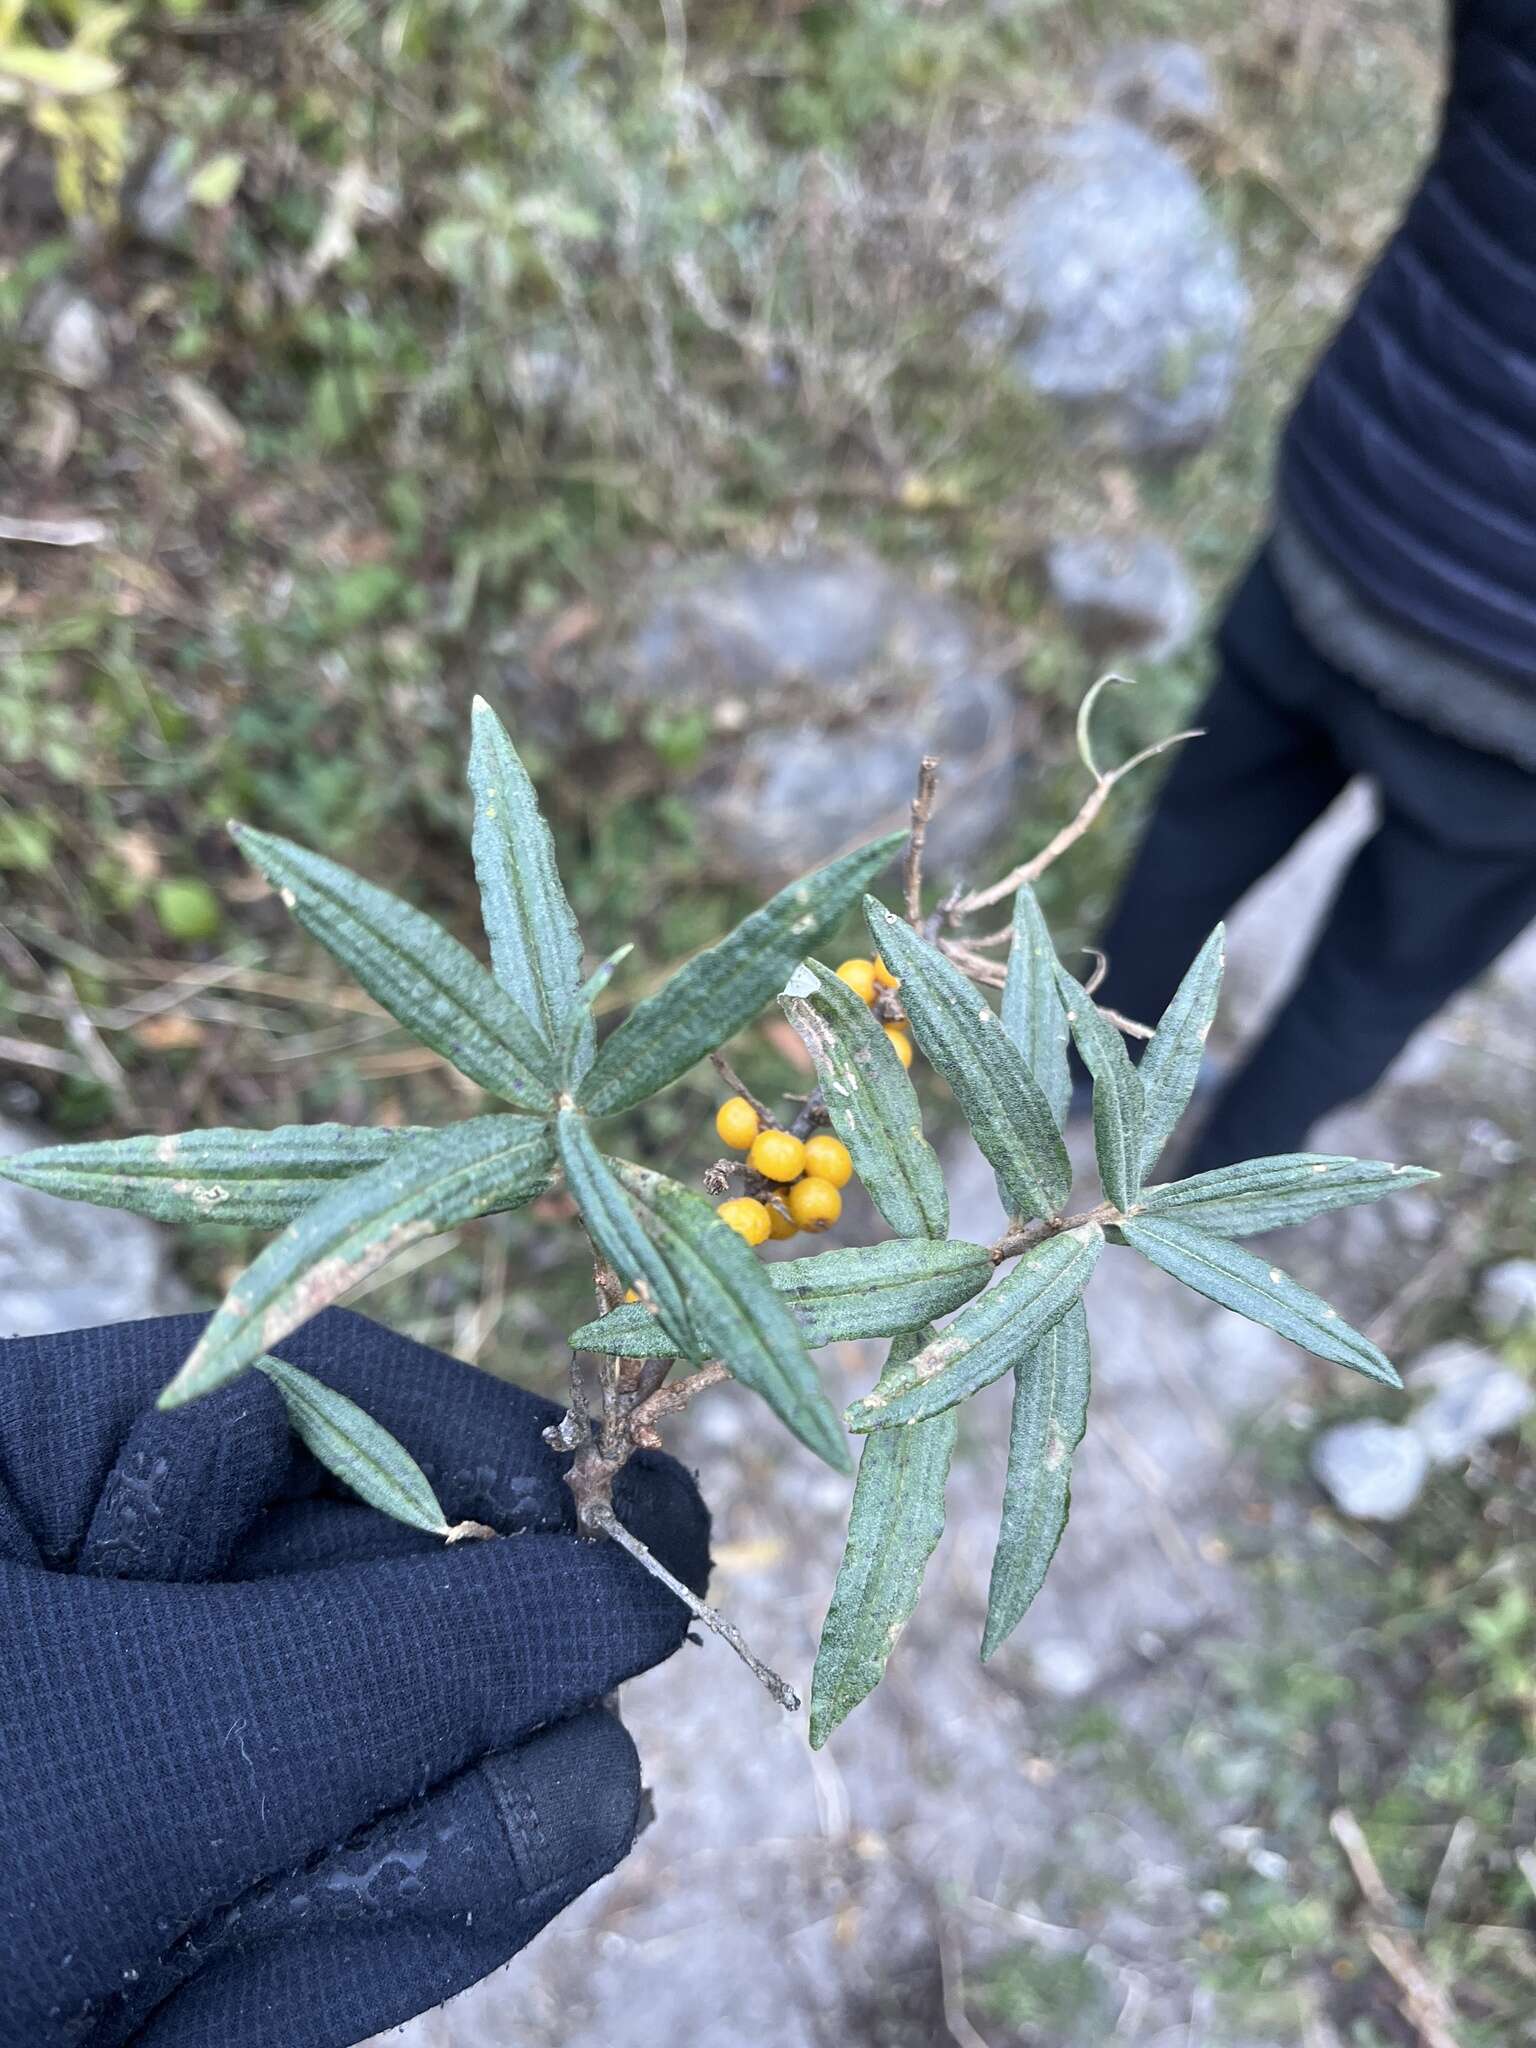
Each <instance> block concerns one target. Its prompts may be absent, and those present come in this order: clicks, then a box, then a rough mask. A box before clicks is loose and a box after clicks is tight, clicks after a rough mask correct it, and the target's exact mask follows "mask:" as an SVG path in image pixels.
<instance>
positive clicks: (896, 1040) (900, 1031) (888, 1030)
mask: <svg viewBox="0 0 1536 2048" xmlns="http://www.w3.org/2000/svg"><path fill="white" fill-rule="evenodd" d="M884 1030H885V1035H886V1037H887V1038H888V1039H889V1040H890V1041H891V1043H892V1045H894V1046H895V1048H896V1057H897V1059H899V1060H900V1061H901V1064H902V1065H903V1066H904V1067H910V1066H911V1064H912V1041H911V1039H910V1038H909V1037H908V1036H907V1033H906V1028H905V1026H904V1025H901V1024H887V1025H886V1026H885V1027H884Z"/></svg>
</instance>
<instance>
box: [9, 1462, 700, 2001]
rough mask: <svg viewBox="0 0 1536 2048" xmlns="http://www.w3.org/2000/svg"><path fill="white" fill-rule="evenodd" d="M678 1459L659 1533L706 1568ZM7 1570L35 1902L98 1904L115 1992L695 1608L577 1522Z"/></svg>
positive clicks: (92, 1931) (668, 1474) (653, 1509)
mask: <svg viewBox="0 0 1536 2048" xmlns="http://www.w3.org/2000/svg"><path fill="white" fill-rule="evenodd" d="M662 1464H663V1466H664V1467H667V1468H668V1469H666V1470H664V1471H662V1472H659V1473H657V1474H655V1475H652V1477H651V1480H650V1483H649V1484H648V1485H647V1486H646V1487H645V1489H644V1490H643V1491H644V1505H645V1511H646V1516H647V1517H648V1522H649V1526H648V1527H647V1528H646V1533H647V1536H648V1539H649V1540H650V1541H651V1542H652V1543H653V1545H654V1547H656V1548H657V1549H658V1550H659V1551H660V1552H661V1553H662V1555H663V1556H664V1558H665V1559H666V1561H667V1563H668V1564H669V1565H670V1566H671V1568H672V1569H673V1570H674V1571H675V1572H677V1573H678V1574H679V1576H682V1577H685V1578H688V1579H691V1580H692V1581H694V1582H695V1583H699V1582H701V1581H702V1579H703V1577H704V1574H705V1572H706V1571H707V1542H708V1518H707V1516H706V1514H705V1511H704V1507H703V1503H702V1501H700V1499H699V1497H698V1494H697V1492H696V1491H695V1490H694V1489H693V1488H692V1487H691V1485H690V1484H689V1483H688V1481H687V1479H686V1476H685V1475H684V1474H683V1473H682V1472H681V1471H680V1469H679V1468H678V1467H676V1466H674V1465H671V1464H670V1461H665V1460H664V1461H662ZM5 1569H7V1568H0V1570H5ZM8 1569H9V1575H10V1576H9V1591H8V1592H7V1594H6V1598H7V1600H8V1601H9V1602H10V1603H11V1606H10V1609H9V1613H10V1619H11V1623H12V1626H13V1629H14V1630H15V1631H16V1633H17V1635H18V1637H19V1645H20V1646H19V1649H18V1650H17V1655H18V1658H19V1665H18V1668H22V1669H24V1670H25V1671H26V1674H27V1684H26V1686H25V1688H23V1689H22V1690H21V1691H20V1692H19V1693H18V1694H17V1696H16V1697H15V1698H14V1699H13V1700H12V1702H11V1703H10V1705H9V1706H8V1708H7V1721H6V1729H5V1734H6V1739H7V1741H8V1742H10V1743H12V1744H14V1746H15V1748H16V1752H17V1753H18V1754H19V1755H22V1756H25V1757H27V1758H29V1759H31V1763H30V1765H29V1770H30V1776H29V1777H28V1778H27V1780H26V1781H25V1786H26V1799H25V1806H26V1808H27V1811H25V1812H23V1813H21V1814H20V1815H19V1816H15V1817H13V1818H14V1819H15V1822H16V1825H17V1826H18V1827H19V1828H20V1831H21V1834H22V1836H23V1838H25V1837H26V1836H27V1833H28V1827H29V1825H33V1824H34V1823H35V1826H34V1833H35V1837H36V1839H38V1840H39V1841H41V1842H44V1843H46V1844H47V1850H46V1855H45V1856H44V1857H43V1858H42V1859H41V1860H37V1859H34V1862H33V1863H32V1864H31V1865H30V1866H29V1879H28V1883H29V1888H30V1889H29V1898H30V1900H31V1901H32V1903H33V1907H34V1909H35V1911H36V1913H37V1915H38V1917H39V1919H40V1920H41V1921H42V1922H43V1923H45V1924H48V1925H55V1924H60V1923H61V1921H62V1920H64V1919H66V1918H68V1919H70V1920H71V1923H72V1924H73V1923H75V1922H81V1923H85V1922H88V1927H86V1928H84V1929H83V1931H82V1934H81V1938H80V1940H79V1941H78V1942H77V1944H76V1950H77V1953H76V1965H75V1968H76V1971H77V1974H78V1975H79V1976H80V1977H81V1978H82V1979H83V1980H84V1981H85V1982H86V1983H87V1984H88V1986H89V1987H90V1989H91V1991H92V1994H93V1995H95V1996H100V1995H103V1994H104V1993H105V1992H106V1991H107V1990H108V1989H111V1988H115V1987H116V1985H117V1983H118V1978H119V1974H120V1972H121V1971H122V1969H124V1968H125V1967H127V1966H130V1965H132V1966H138V1965H140V1964H141V1963H142V1961H143V1958H144V1957H145V1956H147V1955H154V1954H158V1953H160V1952H161V1951H162V1950H163V1949H164V1948H165V1947H166V1946H167V1942H168V1941H174V1940H175V1939H177V1938H179V1937H180V1936H181V1935H183V1934H185V1933H188V1932H191V1931H193V1930H194V1929H195V1927H196V1926H197V1925H198V1924H199V1923H200V1922H201V1921H202V1920H203V1919H204V1918H205V1916H206V1914H207V1912H208V1909H209V1904H210V1902H212V1901H227V1900H231V1899H235V1898H238V1897H239V1896H240V1895H241V1894H242V1893H243V1892H244V1891H246V1890H247V1889H248V1888H249V1887H250V1886H251V1885H252V1884H253V1883H255V1882H257V1881H258V1880H259V1879H261V1878H263V1877H267V1876H270V1875H271V1874H272V1873H274V1872H281V1871H287V1870H293V1869H296V1868H298V1867H299V1866H300V1865H302V1864H305V1863H307V1862H308V1861H309V1859H311V1858H312V1857H314V1856H316V1855H318V1854H320V1853H322V1852H324V1851H327V1850H329V1849H330V1848H332V1847H333V1846H334V1845H335V1844H337V1843H339V1842H342V1841H344V1840H345V1839H346V1838H347V1837H348V1836H349V1835H350V1833H351V1832H352V1830H353V1829H354V1828H356V1827H358V1826H360V1825H363V1824H364V1823H366V1822H368V1821H370V1820H371V1819H372V1818H373V1817H374V1816H375V1815H377V1814H379V1813H381V1812H387V1811H390V1810H392V1809H394V1808H396V1807H399V1806H403V1805H405V1804H406V1803H407V1802H408V1801H409V1800H411V1799H412V1798H415V1797H418V1796H419V1795H420V1794H421V1793H422V1791H423V1790H424V1789H427V1788H430V1787H431V1786H434V1785H437V1784H439V1783H441V1782H442V1781H443V1780H445V1779H447V1778H449V1777H452V1776H454V1775H455V1774H456V1773H458V1772H459V1771H462V1770H463V1769H465V1768H466V1767H467V1766H468V1765H470V1764H472V1763H474V1762H476V1761H477V1760H479V1759H480V1758H482V1757H485V1756H487V1755H489V1754H490V1753H491V1752H493V1751H496V1750H502V1749H507V1748H510V1747H512V1746H514V1745H515V1744H517V1743H518V1742H521V1741H523V1740H525V1739H526V1738H527V1737H528V1736H529V1735H531V1734H532V1733H533V1732H534V1731H535V1730H536V1729H538V1728H541V1727H544V1726H546V1725H548V1724H550V1723H552V1722H554V1721H557V1720H562V1719H565V1718H566V1717H567V1716H569V1715H570V1714H572V1713H575V1712H578V1711H581V1710H584V1709H586V1708H588V1707H591V1706H593V1705H595V1704H596V1703H597V1702H598V1701H600V1700H602V1699H604V1698H606V1697H607V1696H608V1694H609V1693H611V1692H612V1691H613V1690H614V1689H615V1688H616V1687H617V1686H618V1685H619V1684H621V1683H622V1682H623V1680H624V1679H626V1678H629V1677H633V1676H634V1675H635V1674H636V1673H637V1672H639V1671H642V1670H645V1669H647V1668H648V1667H649V1666H651V1665H653V1664H656V1663H658V1662H660V1660H661V1659H662V1658H664V1657H666V1656H668V1655H670V1654H671V1652H672V1651H673V1650H675V1649H676V1648H677V1647H678V1645H679V1644H680V1643H681V1641H682V1640H683V1636H684V1633H685V1631H686V1628H687V1624H688V1620H689V1616H688V1612H687V1610H686V1608H685V1607H684V1606H683V1604H682V1603H681V1602H680V1601H679V1600H677V1599H676V1598H675V1597H674V1596H673V1595H672V1594H671V1593H669V1592H668V1591H667V1590H666V1589H665V1588H664V1587H662V1586H661V1585H659V1584H658V1583H657V1582H656V1580H655V1579H653V1578H651V1577H650V1576H649V1575H648V1574H646V1573H645V1572H644V1571H643V1570H642V1569H641V1567H640V1566H639V1565H638V1564H637V1563H636V1562H635V1561H634V1560H633V1559H632V1558H630V1557H628V1556H627V1555H626V1554H625V1553H624V1552H623V1551H621V1550H620V1549H618V1548H617V1546H615V1545H614V1544H612V1543H606V1542H603V1543H588V1542H584V1541H582V1540H580V1539H578V1538H576V1537H573V1536H569V1535H546V1534H540V1533H535V1534H530V1535H524V1536H513V1537H503V1538H500V1539H498V1540H496V1541H492V1542H483V1543H467V1544H463V1545H460V1546H457V1547H455V1548H453V1549H448V1548H445V1547H442V1546H439V1547H438V1549H437V1550H436V1551H434V1552H432V1553H430V1554H427V1555H422V1556H407V1557H397V1558H389V1559H385V1560H382V1561H380V1562H377V1563H370V1564H366V1565H360V1566H353V1567H344V1568H339V1569H331V1570H322V1571H315V1572H309V1573H289V1574H285V1575H284V1576H282V1577H280V1578H275V1579H270V1580H264V1581H255V1582H250V1583H243V1584H230V1583H229V1582H227V1581H215V1582H214V1583H212V1584H209V1585H200V1586H177V1585H156V1584H149V1583H145V1582H142V1581H134V1580H117V1581H107V1580H102V1579H90V1578H79V1577H74V1576H69V1575H65V1574H61V1573H53V1572H38V1571H25V1570H21V1569H17V1568H14V1567H11V1568H8ZM87 1681H88V1682H87ZM61 1702H65V1703H67V1706H68V1715H69V1723H68V1740H67V1741H65V1742H60V1741H59V1740H58V1738H57V1733H56V1727H57V1721H58V1716H59V1713H60V1711H61V1708H60V1703H61ZM125 1703H131V1711H128V1710H126V1709H125ZM82 1756H83V1757H88V1758H89V1759H90V1760H91V1772H92V1779H93V1782H94V1783H95V1784H97V1785H98V1786H100V1787H102V1788H104V1789H105V1790H106V1792H107V1794H108V1798H107V1810H106V1812H105V1813H103V1814H101V1815H98V1816H97V1818H96V1819H95V1820H93V1822H92V1825H91V1835H90V1840H89V1843H88V1844H87V1845H84V1848H85V1849H86V1850H87V1851H88V1857H87V1868H88V1871H89V1888H90V1890H91V1893H92V1895H93V1898H94V1900H95V1904H94V1905H93V1907H92V1910H91V1911H90V1913H89V1914H84V1913H83V1912H82V1909H81V1905H80V1898H79V1892H80V1883H81V1856H82V1853H83V1845H82V1844H81V1842H80V1841H79V1840H78V1839H77V1835H76V1831H75V1830H73V1829H72V1828H70V1827H67V1826H63V1825H61V1824H59V1821H58V1816H59V1815H61V1814H69V1813H71V1812H73V1811H74V1810H75V1807H76V1805H77V1803H78V1802H77V1796H76V1791H75V1789H74V1788H75V1786H76V1781H77V1777H78V1771H79V1759H80V1758H81V1757H82ZM151 1877H152V1881H150V1880H151ZM3 1923H4V1914H3V1910H0V1929H3ZM162 1923H168V1925H166V1924H162Z"/></svg>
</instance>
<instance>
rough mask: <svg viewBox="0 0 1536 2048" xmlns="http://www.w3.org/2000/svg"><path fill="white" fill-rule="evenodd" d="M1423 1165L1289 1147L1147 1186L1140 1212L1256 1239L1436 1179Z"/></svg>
mask: <svg viewBox="0 0 1536 2048" xmlns="http://www.w3.org/2000/svg"><path fill="white" fill-rule="evenodd" d="M1438 1179H1439V1175H1438V1174H1435V1173H1432V1172H1431V1171H1430V1170H1429V1168H1428V1167H1426V1166H1392V1165H1389V1164H1388V1162H1387V1161H1386V1160H1385V1159H1345V1158H1337V1157H1335V1156H1333V1155H1332V1154H1330V1153H1323V1152H1284V1153H1280V1154H1278V1155H1277V1156H1276V1157H1274V1158H1272V1159H1245V1160H1243V1161H1242V1162H1241V1163H1240V1164H1238V1165H1236V1166H1218V1167H1216V1168H1215V1169H1214V1170H1213V1171H1212V1172H1210V1173H1197V1174H1193V1175H1192V1176H1191V1177H1190V1178H1189V1179H1188V1180H1175V1181H1168V1182H1166V1183H1164V1184H1163V1185H1162V1186H1159V1187H1151V1188H1143V1189H1142V1191H1141V1198H1140V1200H1139V1201H1138V1202H1137V1205H1136V1214H1137V1215H1139V1216H1171V1217H1173V1218H1175V1219H1176V1220H1177V1221H1178V1222H1180V1223H1193V1224H1194V1225H1196V1227H1197V1228H1198V1229H1201V1230H1210V1231H1214V1232H1215V1234H1216V1235H1217V1236H1218V1237H1251V1236H1253V1235H1254V1234H1255V1233H1256V1232H1258V1231H1261V1230H1281V1229H1284V1228H1285V1226H1286V1225H1287V1224H1291V1223H1305V1222H1306V1220H1307V1218H1308V1217H1309V1216H1321V1215H1322V1214H1323V1213H1324V1212H1325V1211H1326V1210H1329V1209H1344V1208H1348V1207H1349V1206H1350V1204H1351V1203H1354V1202H1375V1201H1379V1200H1380V1199H1381V1197H1382V1196H1383V1195H1391V1194H1395V1193H1396V1192H1397V1191H1398V1189H1400V1188H1411V1187H1416V1186H1418V1184H1419V1183H1420V1182H1421V1181H1426V1180H1438Z"/></svg>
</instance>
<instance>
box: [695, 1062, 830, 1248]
mask: <svg viewBox="0 0 1536 2048" xmlns="http://www.w3.org/2000/svg"><path fill="white" fill-rule="evenodd" d="M715 1129H716V1131H717V1132H718V1134H719V1137H720V1142H721V1144H723V1145H728V1146H729V1147H730V1149H731V1150H732V1151H733V1152H745V1153H746V1155H747V1164H748V1166H750V1167H751V1168H752V1171H753V1172H754V1173H756V1174H759V1175H760V1176H761V1177H762V1179H764V1180H767V1181H775V1182H777V1183H778V1188H777V1189H776V1190H775V1192H774V1193H773V1194H771V1195H770V1196H769V1197H768V1199H767V1200H766V1201H759V1200H758V1199H757V1198H756V1196H754V1195H738V1196H737V1197H736V1198H735V1199H734V1200H733V1201H729V1202H722V1203H721V1204H720V1207H719V1208H718V1209H717V1210H716V1211H715V1213H716V1215H717V1216H718V1217H719V1218H720V1221H721V1222H722V1223H728V1224H729V1225H730V1227H731V1228H732V1230H734V1231H735V1232H736V1234H737V1235H738V1236H739V1237H744V1238H745V1239H746V1241H747V1243H748V1244H763V1243H765V1242H766V1241H767V1240H768V1239H769V1238H785V1237H793V1236H794V1234H795V1232H796V1231H797V1230H813V1231H814V1230H825V1229H826V1228H827V1226H828V1225H829V1224H832V1223H835V1222H836V1221H837V1219H838V1217H839V1216H841V1215H842V1213H843V1198H842V1196H841V1194H840V1193H839V1192H838V1190H839V1189H840V1188H845V1187H846V1186H847V1185H848V1183H849V1181H850V1180H852V1178H853V1161H852V1159H851V1158H850V1157H849V1156H848V1147H847V1146H846V1145H845V1144H844V1143H843V1141H842V1139H841V1138H834V1137H833V1136H831V1134H830V1133H829V1132H826V1131H818V1132H817V1133H816V1135H815V1136H814V1137H810V1138H797V1137H796V1136H795V1134H794V1132H793V1131H781V1130H776V1129H774V1128H773V1127H772V1126H771V1125H765V1124H764V1123H763V1121H762V1119H761V1118H760V1117H759V1115H758V1113H757V1111H756V1110H755V1109H754V1108H753V1107H752V1105H751V1103H750V1102H748V1100H747V1098H746V1097H745V1096H744V1095H733V1096H732V1097H731V1098H730V1100H729V1101H728V1102H722V1103H721V1105H720V1108H719V1111H718V1112H717V1114H716V1116H715ZM779 1190H782V1192H780V1191H779Z"/></svg>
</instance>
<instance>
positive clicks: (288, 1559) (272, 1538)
mask: <svg viewBox="0 0 1536 2048" xmlns="http://www.w3.org/2000/svg"><path fill="white" fill-rule="evenodd" d="M564 1462H565V1461H562V1463H564ZM679 1487H681V1488H682V1489H683V1491H684V1492H689V1493H691V1492H692V1490H693V1486H692V1481H691V1480H690V1479H688V1478H687V1476H686V1474H684V1473H683V1472H682V1471H681V1468H680V1467H678V1466H677V1465H676V1463H675V1462H674V1461H673V1460H672V1459H671V1458H668V1457H667V1456H665V1455H664V1454H662V1453H660V1452H656V1451H641V1452H638V1453H637V1454H636V1455H635V1456H634V1457H633V1458H632V1459H631V1460H630V1462H629V1463H628V1465H626V1466H625V1467H624V1469H623V1471H622V1472H620V1473H619V1475H618V1477H617V1479H616V1480H615V1482H614V1491H613V1501H614V1509H615V1512H616V1513H617V1514H618V1516H619V1519H620V1520H621V1521H622V1522H623V1523H624V1524H625V1526H626V1528H630V1529H633V1530H634V1532H635V1534H636V1535H638V1536H639V1537H640V1538H641V1541H642V1542H645V1543H648V1544H649V1545H650V1547H651V1548H652V1549H654V1550H657V1551H658V1553H659V1554H661V1555H662V1556H664V1557H665V1556H666V1555H667V1554H668V1553H669V1551H670V1548H671V1547H672V1544H673V1540H674V1539H673V1537H672V1535H671V1525H672V1523H673V1521H674V1519H675V1517H676V1513H677V1506H676V1503H677V1500H678V1498H679V1495H678V1493H677V1491H676V1489H678V1488H679ZM561 1490H562V1493H564V1495H565V1517H564V1519H565V1521H566V1522H567V1524H568V1525H573V1524H574V1519H575V1515H574V1508H573V1506H572V1503H571V1497H570V1494H569V1492H568V1490H567V1489H566V1488H565V1487H564V1484H563V1482H562V1487H561ZM501 1497H502V1498H504V1496H501ZM444 1507H445V1510H446V1511H447V1513H448V1514H449V1515H450V1516H454V1517H458V1516H460V1515H462V1513H463V1508H462V1496H460V1497H458V1498H453V1499H450V1500H446V1501H445V1502H444ZM476 1519H479V1518H478V1517H477V1518H476ZM439 1543H440V1540H439V1538H437V1537H435V1536H425V1535H423V1534H422V1533H421V1532H420V1531H419V1530H415V1529H410V1528H407V1527H406V1526H405V1524H404V1523H401V1522H392V1521H390V1520H389V1518H388V1517H387V1516H385V1515H381V1514H377V1513H375V1512H374V1511H373V1510H372V1509H371V1508H364V1507H361V1506H360V1505H359V1504H358V1503H357V1502H356V1501H355V1500H351V1499H332V1498H329V1497H320V1496H314V1495H310V1496H307V1497H305V1498H303V1499H300V1500H284V1501H279V1502H278V1503H277V1504H276V1505H274V1506H273V1507H271V1508H270V1509H269V1510H268V1511H267V1512H266V1513H265V1514H264V1515H262V1516H261V1517H260V1518H259V1520H257V1521H256V1522H254V1523H253V1524H252V1525H251V1527H250V1529H249V1531H248V1532H247V1534H246V1535H245V1536H244V1537H243V1538H242V1539H241V1540H240V1542H239V1543H238V1544H236V1546H235V1547H234V1550H233V1551H232V1553H231V1555H230V1558H229V1561H228V1565H227V1568H226V1575H227V1576H228V1577H230V1578H239V1579H264V1578H270V1577H272V1576H273V1575H274V1574H275V1573H278V1572H295V1571H298V1572H302V1571H315V1570H320V1569H322V1568H324V1567H326V1566H335V1565H343V1564H366V1563H368V1562H369V1561H370V1560H373V1559H379V1558H386V1557H406V1556H411V1555H430V1554H431V1553H432V1552H433V1551H435V1550H436V1549H438V1548H439ZM685 1565H687V1569H683V1571H682V1576H683V1577H684V1578H685V1579H686V1580H687V1582H688V1583H689V1584H690V1585H693V1586H694V1591H695V1592H698V1593H702V1592H703V1590H704V1582H703V1581H702V1580H700V1581H699V1582H698V1583H697V1584H694V1581H693V1580H692V1579H691V1578H689V1577H688V1571H689V1570H691V1569H692V1565H691V1564H690V1563H688V1560H687V1559H685ZM701 1568H702V1569H703V1570H704V1571H706V1572H707V1570H708V1561H707V1558H706V1559H704V1560H703V1561H702V1566H701Z"/></svg>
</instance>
